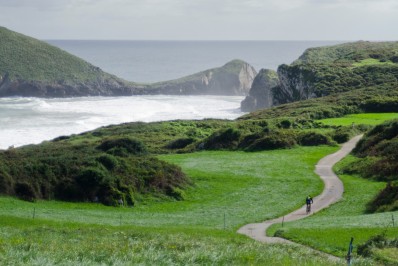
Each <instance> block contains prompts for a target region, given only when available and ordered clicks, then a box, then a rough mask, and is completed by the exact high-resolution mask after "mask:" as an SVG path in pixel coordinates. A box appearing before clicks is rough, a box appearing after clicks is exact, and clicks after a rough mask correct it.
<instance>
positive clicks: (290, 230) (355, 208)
mask: <svg viewBox="0 0 398 266" xmlns="http://www.w3.org/2000/svg"><path fill="white" fill-rule="evenodd" d="M349 160H352V157H351V156H349V157H347V158H346V159H344V160H343V161H342V162H341V163H339V164H338V165H337V166H336V167H335V170H336V171H337V172H338V170H339V167H340V166H341V165H343V164H344V163H347V162H348V161H349ZM340 178H341V179H342V181H343V183H344V188H345V192H344V195H343V199H342V200H341V201H339V202H338V203H336V204H334V205H332V206H331V207H330V208H328V209H325V210H323V211H321V212H319V213H317V214H316V215H314V216H310V217H308V218H306V219H303V220H300V221H296V222H291V223H285V225H284V227H283V228H281V225H274V226H272V227H271V228H270V229H269V230H268V232H267V234H269V235H273V234H274V233H275V232H276V231H277V230H280V231H279V232H278V233H279V234H281V235H282V236H283V237H286V238H289V239H292V240H293V241H295V242H299V243H303V244H305V245H309V246H312V247H314V248H315V249H319V250H323V251H325V252H328V253H332V254H335V255H337V256H344V255H345V254H346V252H347V248H348V244H349V241H350V238H351V237H354V244H355V246H358V245H359V244H363V243H364V242H366V240H368V239H369V238H370V237H371V236H374V235H377V234H381V233H383V232H386V235H387V237H390V238H394V237H398V223H397V220H398V212H386V213H376V214H365V205H366V203H367V202H369V201H370V200H371V199H372V198H373V197H374V196H375V195H376V194H377V192H378V191H379V190H380V189H382V188H383V187H384V186H385V183H384V182H373V181H369V180H366V179H362V178H359V177H355V176H349V175H340ZM393 217H394V219H395V224H394V225H395V226H394V227H393ZM355 252H356V250H355Z"/></svg>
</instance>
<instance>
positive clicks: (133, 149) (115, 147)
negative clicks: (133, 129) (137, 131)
mask: <svg viewBox="0 0 398 266" xmlns="http://www.w3.org/2000/svg"><path fill="white" fill-rule="evenodd" d="M97 148H98V149H100V150H102V151H105V152H108V153H112V154H114V155H118V156H119V155H121V156H124V155H126V154H127V155H129V154H134V155H142V154H146V153H147V149H146V147H145V145H144V143H142V142H141V141H139V140H136V139H131V138H117V139H108V140H105V141H103V142H102V143H101V144H100V145H99V146H98V147H97Z"/></svg>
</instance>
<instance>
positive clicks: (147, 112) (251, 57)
mask: <svg viewBox="0 0 398 266" xmlns="http://www.w3.org/2000/svg"><path fill="white" fill-rule="evenodd" d="M47 42H49V43H51V44H53V45H55V46H58V47H60V48H61V49H64V50H66V51H68V52H70V53H72V54H74V55H76V56H78V57H81V58H83V59H85V60H86V61H88V62H90V63H92V64H93V65H96V66H99V67H100V68H101V69H103V70H104V71H106V72H109V73H111V74H115V75H117V76H119V77H122V78H124V79H126V80H129V81H135V82H143V83H144V82H156V81H164V80H170V79H176V78H180V77H183V76H186V75H190V74H193V73H196V72H199V71H202V70H205V69H209V68H213V67H219V66H222V65H224V64H225V63H227V62H228V61H230V60H233V59H241V60H244V61H246V62H248V63H250V64H251V65H252V66H254V67H255V68H256V69H257V70H260V69H261V68H269V69H276V68H277V66H278V65H280V64H283V63H286V64H289V63H291V62H292V61H294V60H295V59H297V58H298V57H299V56H300V55H301V54H302V53H303V52H304V50H305V49H307V48H309V47H315V46H325V45H332V44H336V43H338V42H315V41H308V42H304V41H252V42H250V41H186V42H180V41H178V42H177V41H79V40H76V41H70V40H68V41H60V40H57V41H47ZM243 98H244V97H241V96H167V95H159V96H131V97H82V98H66V99H38V98H18V97H13V98H0V149H7V148H8V147H10V146H14V147H18V146H22V145H27V144H36V143H40V142H42V141H45V140H50V139H53V138H55V137H58V136H63V135H70V134H78V133H81V132H84V131H88V130H92V129H95V128H98V127H101V126H106V125H110V124H119V123H125V122H133V121H142V122H153V121H166V120H175V119H204V118H220V119H235V118H237V117H239V116H241V115H243V114H244V113H242V112H241V111H240V109H239V107H240V102H241V101H242V100H243Z"/></svg>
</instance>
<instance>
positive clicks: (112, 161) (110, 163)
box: [97, 154, 119, 170]
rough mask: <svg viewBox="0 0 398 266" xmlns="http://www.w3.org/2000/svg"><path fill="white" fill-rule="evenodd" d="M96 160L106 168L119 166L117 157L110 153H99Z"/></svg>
mask: <svg viewBox="0 0 398 266" xmlns="http://www.w3.org/2000/svg"><path fill="white" fill-rule="evenodd" d="M97 161H98V162H100V163H101V164H102V165H103V166H105V168H106V169H108V170H114V169H116V168H117V167H118V166H119V161H118V160H117V158H115V157H114V156H112V155H110V154H105V155H101V156H100V157H98V158H97Z"/></svg>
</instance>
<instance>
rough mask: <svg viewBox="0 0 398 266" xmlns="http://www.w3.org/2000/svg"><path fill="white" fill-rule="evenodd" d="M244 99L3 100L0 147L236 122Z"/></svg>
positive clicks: (235, 97) (0, 119)
mask: <svg viewBox="0 0 398 266" xmlns="http://www.w3.org/2000/svg"><path fill="white" fill-rule="evenodd" d="M242 100H243V97H242V96H228V97H225V96H167V95H153V96H130V97H81V98H63V99H39V98H0V114H1V116H0V125H1V128H0V149H7V148H8V147H10V146H14V147H17V146H22V145H26V144H31V143H40V142H42V141H43V140H49V139H53V138H55V137H58V136H61V135H70V134H76V133H81V132H84V131H88V130H92V129H95V128H98V127H101V126H106V125H110V124H120V123H125V122H132V121H142V122H153V121H166V120H176V119H204V118H222V119H235V118H237V117H239V116H241V115H242V114H243V113H242V112H241V111H240V109H239V105H240V101H242Z"/></svg>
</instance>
